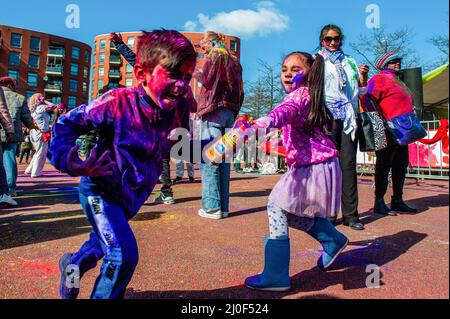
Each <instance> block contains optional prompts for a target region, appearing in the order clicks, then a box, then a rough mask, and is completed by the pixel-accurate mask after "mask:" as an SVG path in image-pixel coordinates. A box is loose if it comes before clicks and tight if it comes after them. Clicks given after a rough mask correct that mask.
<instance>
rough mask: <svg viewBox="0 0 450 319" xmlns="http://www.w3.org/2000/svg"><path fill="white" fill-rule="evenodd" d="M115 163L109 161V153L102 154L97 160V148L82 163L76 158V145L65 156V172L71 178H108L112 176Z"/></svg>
mask: <svg viewBox="0 0 450 319" xmlns="http://www.w3.org/2000/svg"><path fill="white" fill-rule="evenodd" d="M114 165H115V163H114V162H112V161H111V157H110V156H109V151H106V152H104V153H103V154H102V155H101V156H100V158H98V159H97V146H95V147H94V148H93V149H92V151H91V155H89V157H88V158H87V159H86V160H85V161H82V160H81V158H80V157H79V156H78V145H76V146H74V147H72V148H71V149H70V151H69V154H68V155H67V170H68V172H69V173H70V175H72V176H108V175H112V174H113V171H112V168H113V167H114Z"/></svg>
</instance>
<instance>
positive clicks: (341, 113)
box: [319, 24, 369, 230]
mask: <svg viewBox="0 0 450 319" xmlns="http://www.w3.org/2000/svg"><path fill="white" fill-rule="evenodd" d="M319 41H320V47H321V49H320V50H319V54H320V55H321V56H322V57H323V58H324V59H325V103H326V106H327V108H328V110H329V111H330V112H331V115H332V116H333V119H334V129H333V142H334V143H335V144H336V146H337V149H338V151H339V162H340V166H341V169H342V207H341V211H342V223H343V224H344V225H345V226H349V227H350V228H351V229H354V230H363V229H364V225H363V224H362V222H361V221H360V219H359V214H358V179H357V165H356V154H357V147H358V140H357V138H356V136H357V130H358V124H357V121H356V116H357V114H358V112H359V104H358V101H359V95H362V94H365V86H366V85H367V74H368V72H369V68H368V66H366V65H360V66H358V65H357V63H356V61H355V59H353V58H352V57H351V56H349V55H347V54H345V53H344V51H343V50H342V46H343V43H344V34H343V32H342V30H341V28H340V27H338V26H337V25H333V24H328V25H326V26H324V27H323V28H322V30H321V31H320V36H319ZM333 223H335V220H334V221H333Z"/></svg>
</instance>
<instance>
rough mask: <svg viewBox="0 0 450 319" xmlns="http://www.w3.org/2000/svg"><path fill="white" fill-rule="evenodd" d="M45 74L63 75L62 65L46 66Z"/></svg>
mask: <svg viewBox="0 0 450 319" xmlns="http://www.w3.org/2000/svg"><path fill="white" fill-rule="evenodd" d="M46 72H51V73H63V66H62V65H47V68H46Z"/></svg>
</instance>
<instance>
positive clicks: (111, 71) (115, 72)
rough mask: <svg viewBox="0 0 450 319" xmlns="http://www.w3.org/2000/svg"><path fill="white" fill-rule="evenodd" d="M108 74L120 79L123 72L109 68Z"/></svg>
mask: <svg viewBox="0 0 450 319" xmlns="http://www.w3.org/2000/svg"><path fill="white" fill-rule="evenodd" d="M108 76H109V77H110V78H114V79H118V78H120V76H121V74H120V71H119V70H114V69H111V70H109V74H108Z"/></svg>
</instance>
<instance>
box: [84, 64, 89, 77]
mask: <svg viewBox="0 0 450 319" xmlns="http://www.w3.org/2000/svg"><path fill="white" fill-rule="evenodd" d="M83 75H84V77H85V78H87V77H88V75H89V69H88V67H87V66H85V67H84V73H83Z"/></svg>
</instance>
